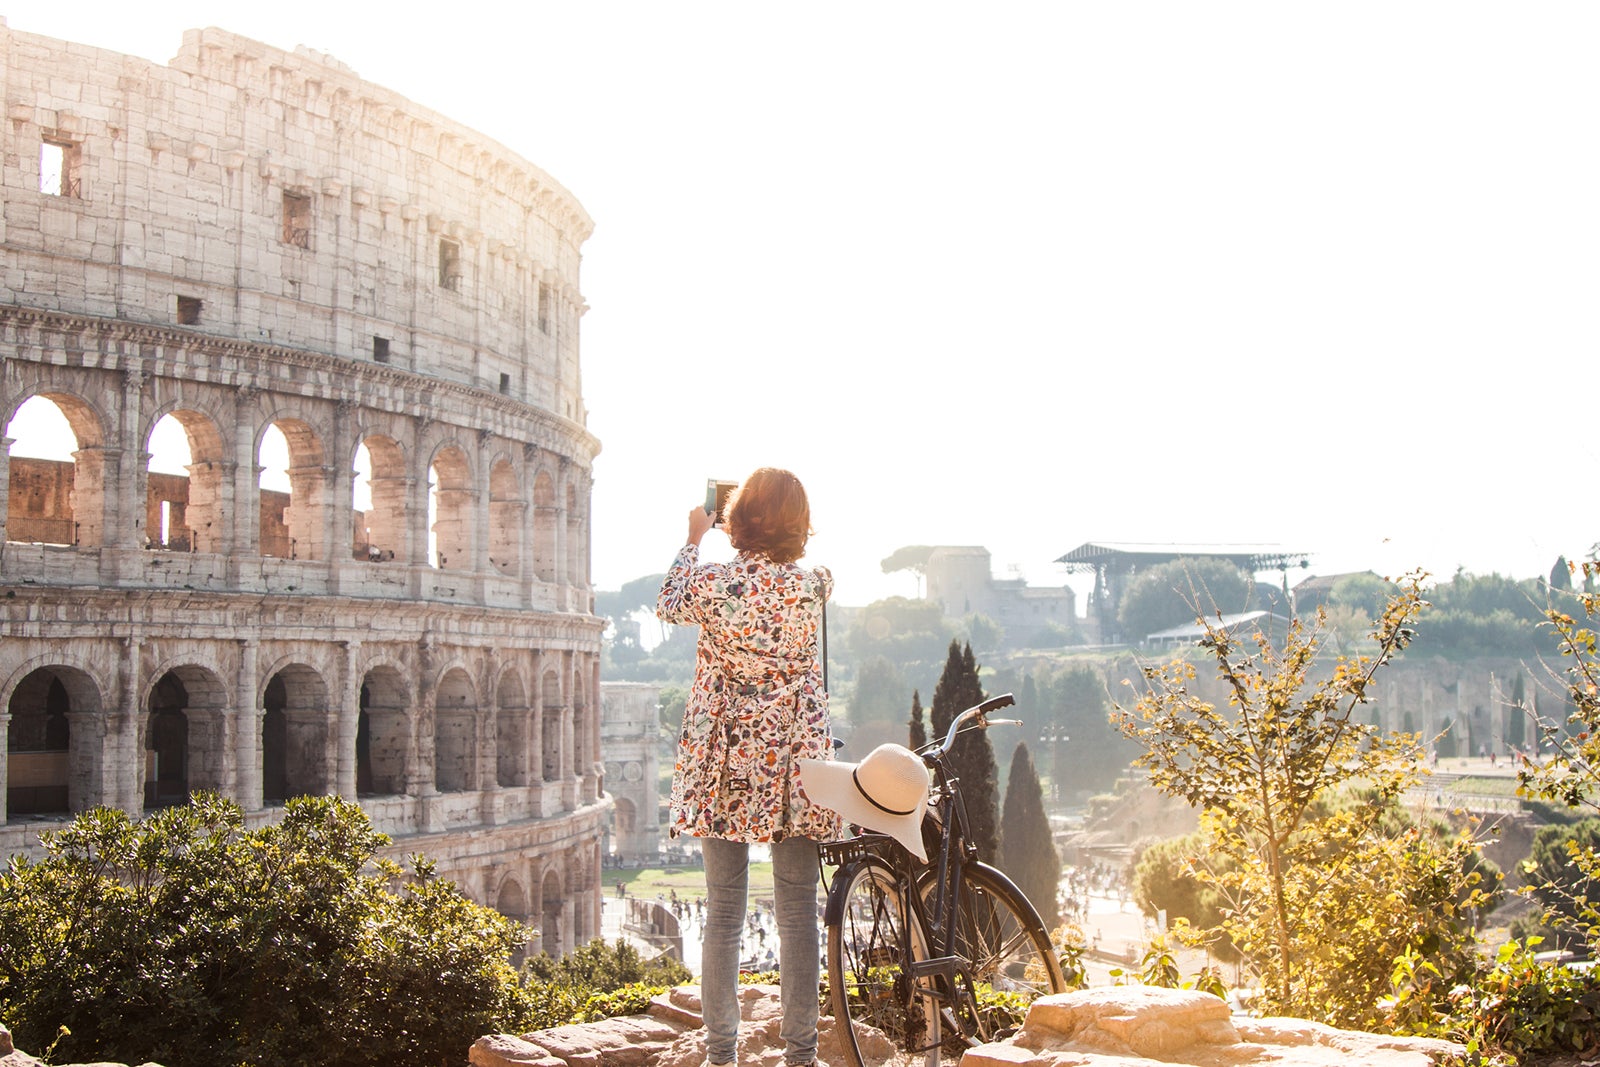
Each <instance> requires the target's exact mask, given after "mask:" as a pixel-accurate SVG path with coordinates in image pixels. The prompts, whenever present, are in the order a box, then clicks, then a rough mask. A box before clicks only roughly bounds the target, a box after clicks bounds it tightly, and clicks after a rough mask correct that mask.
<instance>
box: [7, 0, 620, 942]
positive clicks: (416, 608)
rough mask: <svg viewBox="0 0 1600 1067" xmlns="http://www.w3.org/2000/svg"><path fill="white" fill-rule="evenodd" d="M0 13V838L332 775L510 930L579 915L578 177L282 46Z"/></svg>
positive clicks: (248, 799)
mask: <svg viewBox="0 0 1600 1067" xmlns="http://www.w3.org/2000/svg"><path fill="white" fill-rule="evenodd" d="M0 43H3V52H0V55H3V64H4V66H3V68H0V84H3V87H4V94H5V116H4V118H5V121H4V127H3V129H4V132H3V138H4V152H3V175H4V179H3V180H4V205H3V214H0V248H3V250H4V257H3V263H0V361H3V371H0V383H3V384H0V425H4V426H5V427H6V428H7V431H6V438H7V440H6V447H5V449H0V477H3V478H4V479H5V482H6V486H7V491H6V493H4V494H0V509H3V510H0V524H3V525H4V527H5V538H4V544H3V546H0V589H3V594H0V612H3V615H0V618H3V620H4V622H3V625H4V630H3V636H0V709H3V711H4V714H0V734H3V735H4V737H5V742H6V760H5V763H4V772H3V773H4V775H5V789H4V798H5V799H4V803H5V805H6V807H5V810H4V827H3V830H0V846H3V848H4V852H5V854H8V855H9V854H16V853H32V854H37V851H38V849H37V835H38V833H39V831H40V830H42V829H46V828H49V827H51V826H58V825H60V824H61V823H62V822H63V821H64V820H65V819H67V818H68V817H70V815H71V814H72V813H74V812H79V811H83V810H85V809H88V808H91V807H94V806H97V805H107V806H112V807H116V808H120V809H122V810H124V811H126V812H129V813H130V814H134V815H138V814H140V813H142V812H148V811H151V810H152V809H155V808H159V807H162V806H165V805H170V804H175V803H183V802H184V800H185V798H187V797H188V796H189V794H190V793H191V791H195V790H213V791H216V792H219V793H221V794H223V795H225V796H228V797H231V798H233V799H235V800H236V801H237V802H238V803H239V804H240V805H241V807H242V808H243V809H244V810H245V812H246V814H247V820H248V821H249V822H250V823H251V824H252V825H259V824H261V823H265V822H268V821H270V820H272V819H273V818H274V817H275V816H276V815H278V814H279V813H280V812H281V810H282V805H283V804H284V802H285V800H286V799H287V798H290V797H294V796H297V795H303V794H314V795H316V794H325V793H337V794H339V795H341V796H344V797H347V798H351V799H354V800H358V801H359V803H360V804H361V805H362V807H363V808H364V809H365V810H366V811H367V813H368V814H369V815H370V816H371V818H372V820H373V822H374V824H375V825H376V826H377V827H378V828H379V829H381V830H383V831H384V832H385V833H387V834H389V835H390V836H391V837H392V838H393V839H394V845H393V848H392V853H393V854H394V855H395V856H397V857H403V856H405V855H408V854H411V853H414V852H421V853H425V854H427V855H429V856H431V857H433V858H434V859H435V860H437V861H438V868H439V871H440V873H441V874H442V875H444V876H446V877H450V878H452V879H454V880H455V881H457V882H458V883H459V884H460V885H461V886H462V888H463V890H464V891H465V892H466V893H467V894H468V895H469V896H471V897H472V898H473V899H476V900H479V901H482V902H484V903H487V904H490V905H492V906H494V907H496V908H498V909H499V910H501V911H502V912H505V913H506V914H508V915H512V916H515V917H518V918H521V919H523V920H525V921H528V922H530V923H532V924H534V925H535V926H537V927H538V928H539V929H540V930H541V933H542V944H540V945H536V946H535V947H542V948H545V949H549V950H552V951H555V952H561V951H565V950H568V949H570V948H572V947H573V946H575V945H577V944H581V943H583V942H585V941H587V940H588V939H589V938H591V937H593V936H595V935H597V934H598V933H599V931H600V852H599V850H600V840H601V837H600V828H601V823H602V821H603V819H604V818H605V816H606V813H607V811H608V808H609V803H610V802H609V800H608V798H607V796H606V795H605V793H604V792H603V789H602V770H601V762H600V728H599V714H600V712H599V709H600V699H599V687H600V677H599V670H600V668H599V662H600V656H599V652H600V634H601V629H602V621H601V620H600V619H598V618H596V617H595V616H594V614H593V612H592V606H593V596H592V590H591V587H590V583H589V546H588V541H589V514H590V511H589V500H590V488H591V483H592V480H593V461H594V458H595V456H596V454H597V453H598V451H599V442H598V441H597V440H596V439H595V438H594V437H593V436H592V435H591V434H590V433H589V432H588V431H587V430H586V429H585V421H586V416H585V411H584V407H583V398H582V392H581V387H580V386H581V382H580V375H579V367H578V324H579V320H580V318H581V317H582V315H583V312H584V311H585V306H584V303H583V298H582V296H581V295H580V292H579V288H578V271H579V261H580V249H581V247H582V245H583V243H584V241H585V240H586V239H587V238H588V236H589V234H590V232H591V230H592V228H593V226H592V223H591V221H590V219H589V217H588V215H587V214H586V213H585V212H584V210H583V208H582V206H581V205H580V204H579V203H578V202H577V200H576V199H575V198H574V197H573V196H572V194H571V193H569V192H568V191H567V190H565V189H564V188H562V187H561V185H559V184H558V183H557V182H556V181H554V180H553V179H552V178H551V177H550V176H549V175H547V174H545V173H544V172H543V171H541V170H539V169H538V168H537V167H535V166H533V165H532V164H530V163H529V162H528V161H526V160H524V159H522V158H520V157H519V156H517V155H516V154H514V153H512V152H511V151H509V150H508V149H506V148H505V147H504V146H502V145H500V144H498V143H496V142H495V141H493V140H491V139H490V138H489V137H487V136H485V135H483V134H481V133H478V132H476V131H474V130H471V129H468V128H466V127H464V126H462V125H460V124H459V123H456V122H453V121H451V120H450V119H448V118H445V117H444V116H442V115H439V114H436V113H434V112H432V111H429V110H427V109H426V108H424V107H420V106H418V105H416V104H414V103H412V102H411V101H409V100H407V99H405V98H403V97H401V96H399V95H397V94H395V93H393V92H391V91H389V90H387V89H384V88H382V87H380V86H377V85H372V84H369V83H367V82H365V81H362V80H361V79H360V78H359V77H358V76H357V75H356V74H355V73H354V72H353V71H351V70H350V69H349V68H347V67H345V66H344V65H342V64H340V63H339V62H337V61H336V60H334V59H333V58H331V57H328V56H325V55H322V54H320V53H315V52H310V51H307V50H304V49H299V50H296V51H295V52H292V53H290V52H284V51H279V50H277V49H275V48H271V47H268V46H266V45H263V44H260V43H258V42H256V41H252V40H247V39H244V38H241V37H238V36H235V35H233V34H229V33H226V32H223V31H220V30H216V29H206V30H195V31H189V32H187V33H186V34H185V35H184V38H183V43H182V46H181V48H180V50H179V52H178V54H177V56H176V57H175V58H174V59H173V60H171V62H170V63H169V64H167V65H165V66H163V65H159V64H153V63H150V62H147V61H145V60H142V59H137V58H134V57H131V56H125V55H120V54H117V53H114V52H108V51H104V50H100V49H95V48H89V47H85V46H82V45H78V44H74V43H70V42H65V41H60V40H54V39H51V38H47V37H41V36H36V35H30V34H27V33H22V32H17V31H15V30H12V29H11V28H9V27H8V26H6V25H5V24H4V22H3V20H0ZM41 412H43V414H44V415H45V416H48V417H53V418H56V419H58V420H60V425H61V427H62V429H61V430H60V431H59V432H58V433H57V434H56V437H57V438H58V439H65V438H71V439H73V441H72V442H69V443H68V444H69V447H68V448H64V449H62V454H61V455H60V456H58V457H55V458H50V457H48V456H40V455H31V454H29V453H28V452H27V451H26V450H25V449H23V448H20V447H19V444H20V443H22V434H23V431H22V429H21V427H22V426H23V424H24V423H25V422H28V421H29V420H31V419H32V417H33V416H35V415H38V414H40V413H41ZM25 416H26V418H25ZM67 427H70V432H68V430H67V429H66V428H67ZM169 439H170V440H171V441H172V442H173V444H172V446H171V447H170V448H169V447H167V446H166V445H165V444H163V443H162V442H164V441H167V440H169ZM74 443H75V447H73V444H74ZM185 449H186V452H185ZM174 450H176V451H175V453H174ZM280 452H281V455H280V454H279V453H280ZM172 454H177V456H178V458H177V461H176V463H177V465H176V467H175V468H174V469H163V464H162V459H163V455H168V456H170V455H172Z"/></svg>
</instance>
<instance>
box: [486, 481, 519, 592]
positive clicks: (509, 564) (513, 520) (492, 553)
mask: <svg viewBox="0 0 1600 1067" xmlns="http://www.w3.org/2000/svg"><path fill="white" fill-rule="evenodd" d="M522 521H523V506H522V499H521V496H520V494H519V492H518V487H517V472H516V470H515V469H514V468H513V467H512V466H511V461H510V460H507V459H501V460H499V461H498V462H496V463H495V465H494V467H493V468H491V469H490V471H489V566H490V567H492V568H493V569H494V570H495V572H496V573H498V574H506V575H516V574H517V573H519V571H520V570H521V565H522Z"/></svg>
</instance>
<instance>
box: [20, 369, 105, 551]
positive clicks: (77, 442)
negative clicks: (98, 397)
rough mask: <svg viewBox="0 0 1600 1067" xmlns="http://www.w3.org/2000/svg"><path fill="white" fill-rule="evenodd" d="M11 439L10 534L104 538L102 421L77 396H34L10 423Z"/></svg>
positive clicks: (49, 540)
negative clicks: (100, 446) (100, 444)
mask: <svg viewBox="0 0 1600 1067" xmlns="http://www.w3.org/2000/svg"><path fill="white" fill-rule="evenodd" d="M5 436H6V437H8V438H10V439H11V442H12V443H11V447H10V471H11V474H10V481H9V483H8V484H7V487H6V493H7V513H6V516H7V517H6V532H5V536H6V540H8V541H20V542H32V543H35V544H45V545H77V546H80V547H92V546H98V545H100V544H102V543H103V537H102V531H103V529H104V516H105V455H104V453H103V452H102V451H101V450H100V449H99V447H97V446H98V445H99V443H100V440H101V437H100V421H99V418H98V417H97V416H96V415H95V413H94V411H93V409H92V408H90V407H89V406H88V405H87V404H85V403H84V402H83V401H81V400H79V399H78V398H77V397H74V396H70V395H67V394H60V393H52V394H49V395H45V396H32V397H29V398H28V399H27V400H24V401H23V402H22V404H21V405H20V406H18V408H17V411H16V414H15V415H13V416H12V418H11V421H10V422H9V423H7V424H6V432H5Z"/></svg>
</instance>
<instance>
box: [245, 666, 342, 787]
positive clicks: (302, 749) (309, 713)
mask: <svg viewBox="0 0 1600 1067" xmlns="http://www.w3.org/2000/svg"><path fill="white" fill-rule="evenodd" d="M261 704H262V707H263V708H264V709H265V710H266V715H265V716H264V718H263V720H262V724H261V799H262V801H263V802H264V803H266V804H269V805H275V804H281V803H283V802H284V801H285V800H288V799H289V798H290V797H297V796H320V795H322V794H324V793H327V792H328V791H329V790H330V788H331V783H330V781H329V767H328V764H329V760H328V753H329V750H330V746H329V743H328V737H329V731H330V729H331V727H332V722H333V716H332V714H331V713H330V711H329V708H328V688H327V686H326V685H324V684H323V681H322V676H321V675H319V674H318V673H317V672H316V671H314V670H312V669H311V668H310V667H307V666H305V665H304V664H298V663H297V664H291V665H290V666H288V667H285V668H283V669H282V670H281V671H279V672H278V673H276V674H274V675H273V676H272V678H271V679H270V680H269V681H268V682H267V688H266V690H265V691H264V692H263V694H262V698H261Z"/></svg>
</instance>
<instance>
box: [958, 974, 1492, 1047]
mask: <svg viewBox="0 0 1600 1067" xmlns="http://www.w3.org/2000/svg"><path fill="white" fill-rule="evenodd" d="M1465 1051H1466V1049H1465V1048H1464V1047H1463V1046H1461V1045H1458V1044H1455V1043H1454V1042H1450V1041H1440V1040H1436V1039H1432V1038H1420V1037H1418V1038H1410V1037H1388V1036H1385V1035H1381V1034H1365V1033H1359V1032H1356V1031H1351V1030H1338V1029H1335V1028H1334V1027H1331V1026H1323V1025H1322V1024H1320V1023H1312V1022H1306V1021H1305V1020H1302V1019H1249V1018H1245V1017H1242V1016H1235V1015H1232V1014H1231V1013H1230V1011H1229V1008H1228V1005H1227V1004H1226V1003H1224V1002H1223V1001H1222V1000H1220V999H1218V998H1216V997H1213V996H1211V995H1210V994H1207V993H1196V992H1193V991H1191V990H1179V989H1156V988H1152V987H1148V986H1112V987H1109V988H1103V989H1091V990H1079V991H1077V992H1073V993H1058V994H1056V995H1054V996H1048V997H1041V998H1039V999H1038V1000H1036V1001H1034V1003H1033V1006H1032V1007H1030V1008H1029V1009H1028V1017H1027V1019H1026V1021H1025V1022H1024V1023H1023V1026H1022V1029H1021V1030H1020V1031H1018V1033H1017V1036H1016V1038H1015V1039H1013V1040H1012V1041H1008V1042H997V1043H994V1044H988V1045H980V1046H978V1047H977V1048H975V1049H972V1050H970V1051H968V1052H967V1054H966V1055H964V1056H963V1057H962V1058H961V1067H1137V1065H1139V1064H1145V1063H1151V1062H1152V1061H1159V1062H1161V1063H1166V1064H1188V1065H1191V1067H1234V1065H1242V1064H1250V1065H1251V1067H1351V1065H1352V1064H1359V1065H1360V1067H1430V1065H1431V1064H1434V1063H1437V1062H1439V1061H1440V1060H1442V1059H1443V1058H1445V1057H1446V1056H1450V1055H1462V1054H1464V1053H1465Z"/></svg>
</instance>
